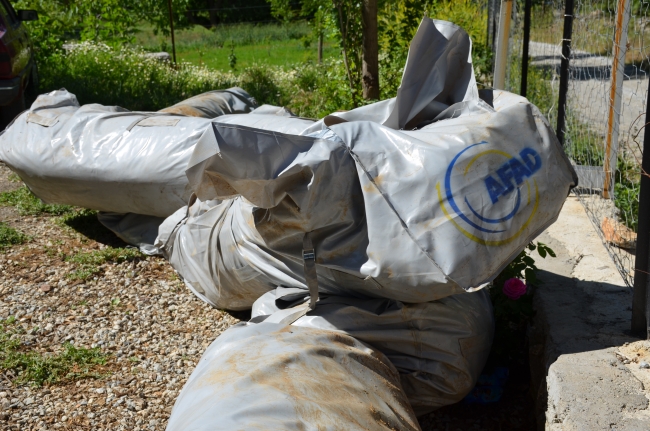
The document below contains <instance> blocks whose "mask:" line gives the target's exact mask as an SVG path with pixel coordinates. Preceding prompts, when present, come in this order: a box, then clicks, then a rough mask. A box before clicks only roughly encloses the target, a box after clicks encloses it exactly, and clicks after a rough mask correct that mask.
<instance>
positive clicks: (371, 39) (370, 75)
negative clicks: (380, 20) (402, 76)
mask: <svg viewBox="0 0 650 431" xmlns="http://www.w3.org/2000/svg"><path fill="white" fill-rule="evenodd" d="M361 11H362V12H361V17H362V19H361V20H362V23H363V67H362V80H361V82H362V86H363V98H364V99H366V100H376V99H379V40H378V34H377V0H363V6H362V9H361Z"/></svg>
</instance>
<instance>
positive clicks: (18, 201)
mask: <svg viewBox="0 0 650 431" xmlns="http://www.w3.org/2000/svg"><path fill="white" fill-rule="evenodd" d="M0 205H4V206H13V207H15V208H16V209H17V210H18V213H19V214H21V215H40V214H53V215H62V214H66V213H68V212H70V211H72V207H71V206H68V205H50V204H44V203H43V202H41V200H40V199H38V198H37V197H36V196H34V194H33V193H32V192H30V191H29V189H28V188H27V187H25V186H23V187H21V188H19V189H16V190H13V191H10V192H4V193H0Z"/></svg>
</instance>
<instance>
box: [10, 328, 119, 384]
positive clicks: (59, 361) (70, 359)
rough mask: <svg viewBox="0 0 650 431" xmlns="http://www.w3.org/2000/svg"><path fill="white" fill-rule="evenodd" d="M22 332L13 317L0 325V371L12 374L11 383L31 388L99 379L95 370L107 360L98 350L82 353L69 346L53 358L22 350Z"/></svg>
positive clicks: (66, 344)
mask: <svg viewBox="0 0 650 431" xmlns="http://www.w3.org/2000/svg"><path fill="white" fill-rule="evenodd" d="M23 334H25V330H24V329H23V328H22V327H21V326H19V325H18V324H16V320H15V319H14V318H13V317H9V318H8V319H6V320H4V321H0V369H2V370H4V371H12V372H13V373H14V375H16V378H15V380H14V382H15V383H18V384H24V383H31V384H32V385H35V386H42V385H43V384H54V383H59V382H63V381H66V380H78V379H83V378H99V377H102V375H101V374H100V373H98V372H96V371H94V370H95V369H96V367H97V366H99V365H104V364H106V360H107V358H108V356H107V355H106V354H104V353H102V352H101V350H100V349H99V348H94V349H86V348H83V347H75V346H73V345H72V344H70V343H65V344H64V345H63V351H61V352H60V353H57V354H44V353H41V352H37V351H34V350H28V349H26V348H24V347H23V346H22V342H21V339H20V338H21V335H23Z"/></svg>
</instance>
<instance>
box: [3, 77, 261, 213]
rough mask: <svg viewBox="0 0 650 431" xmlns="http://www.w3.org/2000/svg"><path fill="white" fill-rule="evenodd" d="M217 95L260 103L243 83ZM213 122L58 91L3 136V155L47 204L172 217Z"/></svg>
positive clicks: (230, 102)
mask: <svg viewBox="0 0 650 431" xmlns="http://www.w3.org/2000/svg"><path fill="white" fill-rule="evenodd" d="M210 96H212V97H216V96H218V98H219V100H220V101H222V102H223V103H224V104H225V105H224V106H222V108H223V109H222V111H223V112H225V113H246V112H250V111H252V110H253V109H254V108H255V107H256V104H255V101H254V99H252V98H251V97H250V96H249V95H248V94H247V93H246V92H245V91H243V90H242V89H239V88H231V89H230V90H225V91H221V92H212V93H210ZM198 97H200V96H198ZM219 112H221V111H219ZM213 113H217V112H216V111H215V112H213ZM210 121H211V120H210V119H207V118H196V117H187V116H180V115H174V114H165V113H155V112H153V113H152V112H131V111H127V110H126V109H123V108H120V107H107V106H102V105H95V104H93V105H85V106H83V107H80V106H79V103H78V102H77V99H76V97H75V96H74V95H73V94H71V93H69V92H67V91H65V90H60V91H53V92H51V93H49V94H44V95H41V96H39V97H38V99H37V100H36V102H34V104H33V105H32V107H31V108H30V110H29V111H26V112H24V113H23V114H21V115H20V116H19V117H18V118H16V119H15V120H14V122H13V124H12V125H11V126H10V127H8V128H7V130H6V131H5V132H4V133H3V134H2V135H1V136H0V160H2V161H3V162H4V163H6V164H7V165H8V166H9V167H10V168H11V169H12V170H13V171H14V172H16V173H17V174H18V175H19V176H20V177H21V179H22V180H23V181H24V182H25V184H27V186H28V187H29V188H30V190H31V191H32V192H33V193H34V194H35V195H36V196H38V197H39V198H40V199H42V200H43V201H45V202H47V203H58V204H68V205H76V206H81V207H85V208H90V209H95V210H100V211H107V212H112V213H122V214H125V213H135V214H141V215H149V216H156V217H167V216H169V215H170V214H172V213H173V212H174V211H176V210H177V209H178V208H180V207H182V206H184V205H185V204H186V203H187V201H188V199H189V197H190V195H191V190H190V188H189V187H188V181H187V177H186V176H185V169H186V167H187V164H188V162H189V159H190V156H191V155H192V152H193V150H194V146H195V145H196V142H197V141H198V139H199V138H200V137H201V135H202V134H203V133H204V131H205V130H206V129H209V128H210Z"/></svg>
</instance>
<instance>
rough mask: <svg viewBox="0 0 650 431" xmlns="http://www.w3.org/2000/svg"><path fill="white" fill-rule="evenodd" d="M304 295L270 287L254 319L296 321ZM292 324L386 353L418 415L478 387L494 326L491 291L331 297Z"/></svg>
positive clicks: (268, 321)
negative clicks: (427, 298) (411, 300)
mask: <svg viewBox="0 0 650 431" xmlns="http://www.w3.org/2000/svg"><path fill="white" fill-rule="evenodd" d="M305 295H306V293H305V291H304V290H301V289H285V288H278V289H277V290H275V291H272V292H269V293H267V294H265V295H264V296H262V297H261V298H260V299H258V300H257V301H256V302H255V304H254V305H253V312H252V317H253V319H252V320H253V321H260V320H262V319H264V322H265V323H278V322H281V321H284V320H286V319H287V318H289V320H291V318H290V316H291V314H292V313H295V311H294V310H295V308H293V307H292V306H294V305H296V304H300V303H303V302H304V300H305ZM267 315H268V316H267ZM293 326H300V327H306V328H314V329H325V330H332V331H341V332H344V333H346V334H348V335H350V336H352V337H354V338H355V339H357V340H359V341H361V342H363V343H365V344H368V345H369V346H371V347H373V348H374V349H377V350H379V351H381V352H382V353H383V354H384V355H386V357H387V358H388V359H389V360H390V362H391V363H392V364H393V365H395V367H396V368H397V370H398V371H399V373H400V378H401V382H402V387H403V388H404V391H405V393H406V396H407V397H408V399H409V402H410V403H411V406H412V407H413V410H414V411H415V413H416V414H417V415H418V416H420V415H422V414H425V413H428V412H430V411H432V410H435V409H437V408H439V407H442V406H445V405H449V404H453V403H455V402H458V401H460V400H461V399H462V398H463V397H465V395H467V394H468V393H469V392H470V391H471V390H472V388H473V387H474V384H475V382H476V380H477V379H478V376H479V375H480V373H481V370H482V369H483V366H484V365H485V361H486V360H487V357H488V354H489V351H490V346H491V345H492V336H493V331H494V329H493V328H494V321H493V314H492V304H491V301H490V297H489V295H488V293H487V292H486V291H485V290H481V291H478V292H473V293H462V294H459V295H453V296H448V297H446V298H443V299H441V300H438V301H433V302H428V303H423V304H404V303H401V302H398V301H393V300H389V299H361V298H350V297H341V296H328V297H324V298H321V300H320V301H319V302H318V303H317V305H316V308H315V309H314V310H312V311H310V312H309V313H308V314H307V315H306V316H303V317H301V318H299V319H298V320H297V321H295V323H293Z"/></svg>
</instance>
